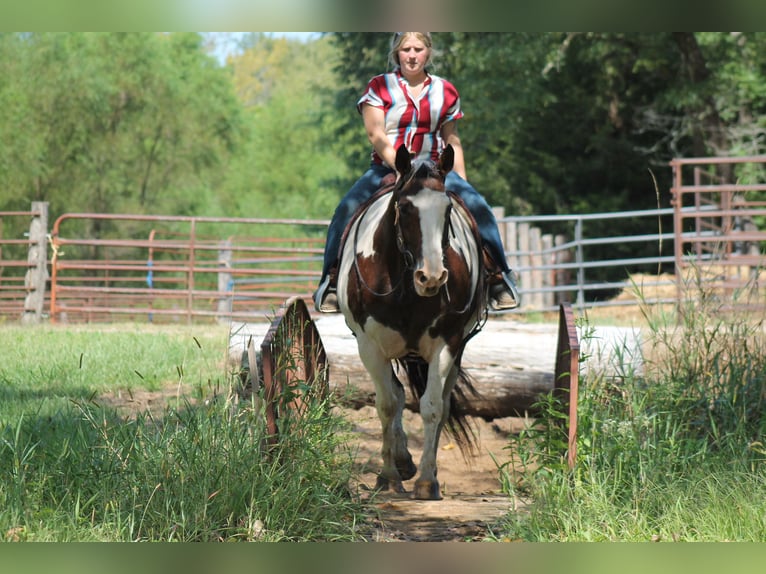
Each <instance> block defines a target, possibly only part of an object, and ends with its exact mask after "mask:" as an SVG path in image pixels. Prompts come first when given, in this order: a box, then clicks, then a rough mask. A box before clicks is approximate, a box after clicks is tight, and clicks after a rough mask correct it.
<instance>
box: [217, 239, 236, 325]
mask: <svg viewBox="0 0 766 574" xmlns="http://www.w3.org/2000/svg"><path fill="white" fill-rule="evenodd" d="M218 293H219V295H218V322H219V323H228V322H229V321H231V313H232V311H233V310H234V288H233V285H232V279H231V241H230V240H227V241H225V242H224V244H223V247H222V248H221V249H219V250H218Z"/></svg>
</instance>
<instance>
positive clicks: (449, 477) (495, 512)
mask: <svg viewBox="0 0 766 574" xmlns="http://www.w3.org/2000/svg"><path fill="white" fill-rule="evenodd" d="M342 414H343V416H344V417H345V418H346V419H347V420H349V421H351V422H352V423H353V426H354V431H355V432H354V437H355V439H354V444H353V448H354V449H355V450H356V451H357V452H358V455H357V461H358V465H359V468H358V470H359V473H360V477H361V483H360V484H359V485H358V487H359V492H360V493H361V495H362V497H365V498H370V499H371V500H370V502H371V503H372V507H373V508H374V509H375V510H376V512H377V513H378V515H377V516H376V517H373V519H372V522H373V526H374V531H373V533H372V534H371V536H370V538H371V540H374V541H378V542H395V541H408V542H414V541H429V542H436V541H478V540H482V539H484V538H486V537H487V536H488V535H491V533H492V530H493V526H494V525H496V524H497V523H498V522H499V521H500V520H501V519H502V518H503V517H504V516H505V515H507V514H508V513H509V512H511V511H517V512H518V511H523V505H522V504H521V503H520V502H519V501H516V500H513V499H512V498H510V497H509V496H508V495H506V494H504V493H503V492H502V490H501V484H500V479H499V470H498V464H503V463H505V462H506V461H508V460H509V457H510V454H509V452H508V449H507V447H508V445H509V437H510V435H511V434H512V433H514V432H518V431H519V430H520V429H521V428H522V426H523V424H524V421H523V419H518V418H515V417H508V418H503V419H495V420H494V421H491V422H487V421H484V420H482V419H477V418H473V419H471V422H472V424H473V426H474V429H475V431H476V434H477V437H478V440H479V445H478V447H479V448H478V449H477V452H476V454H475V455H474V456H472V457H471V458H470V459H469V460H467V461H466V460H465V459H464V458H463V455H462V454H461V453H460V450H459V449H458V448H457V447H456V446H455V445H454V444H453V443H452V442H450V440H449V437H446V436H444V435H443V436H442V441H441V447H440V449H439V454H438V457H437V464H438V477H439V483H440V487H441V492H442V497H443V499H442V500H439V501H421V500H413V499H411V498H410V497H409V494H394V493H389V492H385V493H373V492H372V488H373V487H374V485H375V479H376V473H377V472H378V471H379V470H380V468H381V465H382V460H381V457H380V447H381V431H380V421H379V420H378V416H377V414H376V412H375V409H374V407H369V406H368V407H363V408H362V409H360V410H351V409H343V412H342ZM404 428H405V431H406V432H407V435H408V445H409V448H410V452H411V453H412V456H413V459H414V460H415V462H416V464H417V462H418V461H419V460H420V454H421V452H422V436H423V432H422V430H423V425H422V422H421V420H420V415H419V414H417V413H413V412H411V411H409V410H405V413H404ZM413 482H414V479H413V480H411V481H407V482H405V488H406V489H408V490H411V488H412V483H413ZM497 535H498V536H499V534H497Z"/></svg>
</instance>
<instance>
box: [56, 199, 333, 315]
mask: <svg viewBox="0 0 766 574" xmlns="http://www.w3.org/2000/svg"><path fill="white" fill-rule="evenodd" d="M74 220H86V221H97V220H105V221H110V222H114V223H116V224H122V223H125V222H127V224H128V225H133V223H132V222H136V224H135V225H143V232H144V233H145V235H143V236H141V234H139V237H125V238H123V237H120V238H118V239H117V238H115V239H109V238H93V239H83V238H80V237H77V236H75V237H68V236H67V234H66V233H62V229H65V228H66V223H67V222H70V221H74ZM138 222H140V223H138ZM327 223H328V222H327V221H326V220H307V219H263V218H233V217H186V216H167V217H166V216H154V215H129V214H94V213H73V214H65V215H62V216H60V217H59V218H58V219H57V220H56V221H55V223H54V225H53V227H52V232H51V246H52V249H53V255H52V258H51V282H50V285H51V287H50V309H51V313H50V314H51V321H52V322H57V321H64V320H66V321H70V322H78V321H82V320H85V321H93V320H101V321H103V320H110V319H114V318H118V317H120V318H133V319H140V320H149V321H155V320H159V321H166V320H169V319H171V320H173V319H174V320H177V318H179V317H180V318H185V320H186V321H187V322H191V321H192V320H193V319H195V318H196V319H202V320H205V319H207V320H219V321H220V320H226V321H228V320H232V319H235V318H236V319H244V320H246V319H252V318H255V317H263V316H265V315H267V314H269V313H271V312H273V310H274V308H275V307H278V306H279V305H280V304H282V302H283V301H285V299H287V298H289V297H292V296H296V295H300V296H302V297H304V299H306V300H308V299H309V298H310V292H311V287H312V286H313V284H314V283H315V281H316V280H317V279H318V277H319V274H320V272H319V270H320V267H321V253H322V245H323V242H324V234H323V233H322V234H321V236H317V237H310V236H309V235H306V236H305V237H304V236H303V235H302V234H301V233H294V232H288V233H286V234H285V235H283V236H281V237H262V236H261V234H262V231H261V230H262V229H263V228H264V227H267V228H269V229H271V228H272V227H274V226H276V227H280V226H281V227H282V228H284V227H285V226H289V227H303V228H307V227H308V228H314V227H316V228H319V229H322V228H324V227H326V225H327ZM166 224H170V225H166ZM203 224H205V225H206V226H210V227H211V228H212V229H214V232H213V233H214V235H213V236H211V237H203V236H202V235H201V234H200V229H202V225H203ZM179 226H180V227H179ZM232 226H235V227H240V229H242V230H247V232H250V230H253V235H252V236H251V237H250V238H249V239H248V238H246V237H240V236H237V241H236V242H232V241H231V233H230V232H229V233H226V232H225V229H229V230H231V227H232ZM149 227H152V229H151V230H149ZM179 229H180V230H181V231H180V232H179ZM219 230H220V231H221V233H219ZM168 234H170V235H168ZM133 235H135V229H134V233H133ZM142 237H143V238H142ZM227 237H228V238H229V239H227ZM70 246H86V247H90V248H93V249H107V250H110V251H109V255H111V256H108V257H105V258H102V259H98V260H90V259H83V260H78V259H74V258H72V256H71V255H69V256H67V254H66V250H67V247H70ZM123 250H127V251H123ZM135 250H138V253H139V254H140V255H141V256H139V257H136V256H135V255H134V251H135ZM222 250H224V251H226V252H227V253H228V255H229V259H227V260H224V258H223V257H222V255H221V254H222ZM122 252H125V253H126V254H127V257H122V258H121V257H120V254H121V253H122ZM115 253H116V254H117V255H113V254H115ZM62 255H63V256H62ZM150 278H152V279H151V281H150V280H149V279H150ZM229 309H231V310H229Z"/></svg>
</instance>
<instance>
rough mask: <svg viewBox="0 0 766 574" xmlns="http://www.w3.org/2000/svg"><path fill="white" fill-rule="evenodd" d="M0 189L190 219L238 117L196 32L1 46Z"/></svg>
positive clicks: (222, 76) (61, 205)
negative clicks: (182, 215)
mask: <svg viewBox="0 0 766 574" xmlns="http://www.w3.org/2000/svg"><path fill="white" fill-rule="evenodd" d="M0 49H2V51H3V54H2V55H3V57H2V61H3V64H2V65H3V67H4V69H3V83H2V84H0V101H5V102H15V103H14V105H12V106H9V107H5V106H3V108H2V109H0V126H2V128H0V129H2V130H3V134H2V135H3V140H4V141H6V142H10V145H6V146H3V149H2V150H0V184H2V186H0V187H3V188H6V187H11V188H12V190H13V191H12V192H11V193H12V194H13V197H14V198H15V199H16V200H17V201H19V202H28V201H29V200H31V199H36V200H46V201H49V202H50V203H51V212H52V214H58V213H62V212H64V211H95V212H120V211H122V212H139V213H141V212H152V213H196V212H197V211H198V210H204V209H205V208H206V207H207V204H208V203H209V202H210V201H214V194H213V192H212V191H213V184H214V182H215V181H217V180H218V179H220V173H221V172H222V170H223V168H224V164H225V161H226V159H227V157H228V156H229V155H230V154H231V153H232V152H233V151H234V150H235V149H236V148H237V146H238V145H239V144H238V142H239V138H240V132H241V128H242V125H241V124H242V118H241V108H240V106H239V104H238V102H237V100H236V97H235V96H234V93H233V90H232V87H231V84H230V82H229V78H228V76H227V74H226V72H225V70H223V69H222V68H221V67H220V66H218V65H217V63H216V62H215V60H214V59H213V58H211V57H210V56H208V55H207V54H206V53H205V51H204V49H203V46H202V42H201V38H200V36H199V35H197V34H150V33H130V34H123V33H119V34H117V33H109V34H91V33H62V34H37V33H35V34H12V35H6V36H4V37H3V38H2V44H1V45H0ZM15 134H23V135H22V137H21V138H20V139H19V140H18V141H16V138H15V137H13V136H14V135H15Z"/></svg>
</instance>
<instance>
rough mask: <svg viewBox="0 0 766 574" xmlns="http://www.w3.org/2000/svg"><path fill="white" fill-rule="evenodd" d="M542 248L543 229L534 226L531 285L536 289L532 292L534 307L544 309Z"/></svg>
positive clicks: (531, 233) (531, 238)
mask: <svg viewBox="0 0 766 574" xmlns="http://www.w3.org/2000/svg"><path fill="white" fill-rule="evenodd" d="M542 250H543V244H542V231H541V230H540V228H539V227H532V228H530V230H529V251H530V253H529V266H530V267H531V269H530V273H529V276H530V278H531V283H530V287H531V288H532V289H534V291H533V293H532V294H531V295H532V296H531V299H532V308H533V309H542V308H543V307H544V306H545V305H544V300H545V299H544V297H543V291H542V287H543V271H542V270H541V269H540V267H541V266H542V264H543V258H542V255H541V253H542Z"/></svg>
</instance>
